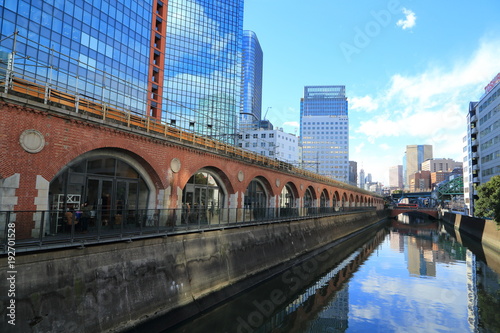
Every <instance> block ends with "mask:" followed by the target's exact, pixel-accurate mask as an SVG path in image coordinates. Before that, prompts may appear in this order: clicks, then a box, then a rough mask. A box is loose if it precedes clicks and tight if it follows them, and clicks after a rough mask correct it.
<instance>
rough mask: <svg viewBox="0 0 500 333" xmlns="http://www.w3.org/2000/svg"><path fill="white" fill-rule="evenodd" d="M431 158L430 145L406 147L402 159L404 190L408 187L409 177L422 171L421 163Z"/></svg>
mask: <svg viewBox="0 0 500 333" xmlns="http://www.w3.org/2000/svg"><path fill="white" fill-rule="evenodd" d="M431 158H432V145H407V146H406V152H405V156H404V158H403V175H404V179H403V181H404V186H405V189H408V188H409V187H410V176H412V175H414V174H415V173H417V172H419V171H421V170H422V163H423V162H425V161H426V160H428V159H431Z"/></svg>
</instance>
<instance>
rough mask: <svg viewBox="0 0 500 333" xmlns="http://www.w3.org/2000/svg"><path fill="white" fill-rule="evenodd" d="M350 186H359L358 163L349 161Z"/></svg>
mask: <svg viewBox="0 0 500 333" xmlns="http://www.w3.org/2000/svg"><path fill="white" fill-rule="evenodd" d="M349 184H351V185H352V186H358V162H356V161H349Z"/></svg>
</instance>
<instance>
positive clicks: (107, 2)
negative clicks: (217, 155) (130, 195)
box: [0, 0, 243, 142]
mask: <svg viewBox="0 0 500 333" xmlns="http://www.w3.org/2000/svg"><path fill="white" fill-rule="evenodd" d="M0 13H1V15H0V27H1V29H0V34H1V35H0V40H1V41H2V42H1V49H0V51H4V52H6V53H10V54H13V53H14V54H15V59H14V65H15V69H16V74H17V77H18V78H20V79H26V80H28V81H32V82H37V83H46V82H48V81H50V82H51V85H52V88H53V89H57V90H60V91H64V92H68V93H71V94H75V95H81V96H85V97H86V98H91V99H93V100H97V101H102V103H106V104H107V105H110V106H114V107H119V108H123V109H126V110H129V111H130V112H131V113H137V114H140V115H147V116H150V117H151V118H153V120H155V121H164V122H168V123H169V124H171V125H172V126H177V127H181V128H184V129H187V130H192V131H198V132H199V133H200V134H205V135H212V136H214V137H216V138H218V139H221V140H225V141H227V142H234V139H235V134H236V132H235V131H236V128H237V122H238V117H239V113H240V98H241V97H240V96H241V48H242V33H243V0H221V1H211V0H197V1H193V0H182V1H181V0H170V1H168V2H162V1H159V0H150V1H148V0H129V1H127V2H126V5H125V4H124V3H123V2H121V1H111V0H102V1H94V2H92V1H75V0H68V1H39V0H24V1H2V2H0ZM16 31H18V34H16V35H15V34H14V33H15V32H16ZM14 45H15V46H14ZM14 47H15V49H14ZM14 51H15V52H14Z"/></svg>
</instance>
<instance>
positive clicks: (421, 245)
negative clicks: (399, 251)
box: [407, 237, 436, 276]
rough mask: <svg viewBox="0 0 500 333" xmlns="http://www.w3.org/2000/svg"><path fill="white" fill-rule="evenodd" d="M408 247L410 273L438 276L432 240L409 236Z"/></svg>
mask: <svg viewBox="0 0 500 333" xmlns="http://www.w3.org/2000/svg"><path fill="white" fill-rule="evenodd" d="M407 249H408V250H407V251H408V252H407V263H408V271H409V272H410V275H416V276H422V275H424V276H436V263H435V262H434V255H433V251H432V241H428V240H423V239H419V238H416V237H409V238H408V247H407Z"/></svg>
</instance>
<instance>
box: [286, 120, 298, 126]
mask: <svg viewBox="0 0 500 333" xmlns="http://www.w3.org/2000/svg"><path fill="white" fill-rule="evenodd" d="M283 126H290V127H300V124H299V122H298V121H285V122H284V123H283Z"/></svg>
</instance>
